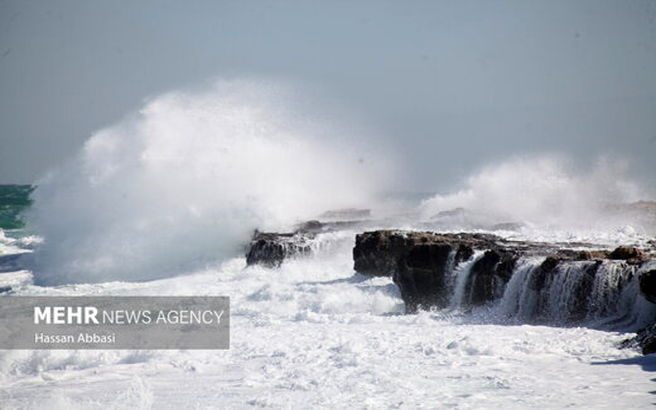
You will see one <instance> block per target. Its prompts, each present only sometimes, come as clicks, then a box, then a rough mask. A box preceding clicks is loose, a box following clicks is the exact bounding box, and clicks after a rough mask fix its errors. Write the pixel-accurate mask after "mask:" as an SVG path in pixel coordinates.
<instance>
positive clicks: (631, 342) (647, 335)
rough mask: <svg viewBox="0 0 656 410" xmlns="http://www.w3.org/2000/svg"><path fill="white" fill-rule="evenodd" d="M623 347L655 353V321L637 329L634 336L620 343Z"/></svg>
mask: <svg viewBox="0 0 656 410" xmlns="http://www.w3.org/2000/svg"><path fill="white" fill-rule="evenodd" d="M620 348H623V349H639V350H640V351H641V352H642V354H652V353H656V323H654V324H652V325H650V326H647V327H646V328H644V329H642V330H640V331H638V334H637V335H636V336H635V337H632V338H630V339H627V340H625V341H623V342H622V343H621V344H620Z"/></svg>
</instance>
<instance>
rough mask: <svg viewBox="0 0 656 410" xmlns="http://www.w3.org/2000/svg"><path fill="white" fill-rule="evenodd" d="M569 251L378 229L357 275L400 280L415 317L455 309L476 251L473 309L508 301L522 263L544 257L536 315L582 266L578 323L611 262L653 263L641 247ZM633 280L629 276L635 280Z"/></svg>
mask: <svg viewBox="0 0 656 410" xmlns="http://www.w3.org/2000/svg"><path fill="white" fill-rule="evenodd" d="M562 246H563V244H552V243H539V242H524V241H507V240H504V239H502V238H500V237H497V236H494V235H489V234H471V233H454V234H449V233H432V232H416V231H399V230H378V231H371V232H364V233H361V234H358V235H357V236H356V240H355V247H354V249H353V260H354V269H355V271H357V272H359V273H362V274H365V275H371V276H390V277H392V279H393V280H394V282H395V283H396V284H397V286H398V287H399V289H400V291H401V296H402V298H403V300H404V302H405V304H406V311H407V312H409V313H411V312H415V311H417V309H420V308H423V309H428V308H432V307H436V308H444V307H447V306H448V305H449V301H450V296H451V294H452V293H453V278H452V272H453V271H454V268H455V267H457V266H458V265H459V264H461V263H462V262H464V261H467V260H470V259H471V258H472V255H474V253H475V252H476V251H478V252H479V255H480V256H479V257H478V258H477V259H476V260H475V261H472V263H473V265H471V267H470V268H469V269H470V270H469V275H468V276H467V279H466V283H465V294H464V300H463V301H462V302H463V303H464V304H465V305H467V306H480V305H484V304H486V303H488V302H490V301H493V300H496V299H498V298H500V297H501V296H502V295H503V291H504V288H505V286H506V285H507V283H508V282H509V281H510V279H511V277H512V276H513V274H514V272H515V269H516V265H517V263H518V260H519V259H520V258H522V257H527V256H537V257H544V258H545V259H544V260H543V262H542V263H541V264H540V265H539V266H538V267H537V268H536V269H535V271H533V272H532V274H531V276H530V280H529V282H528V286H529V288H530V289H533V291H535V293H536V296H535V297H536V299H537V303H536V307H535V310H536V314H539V313H543V312H547V311H548V310H549V309H552V308H551V307H550V306H549V304H550V303H552V302H551V301H550V300H549V298H552V296H550V295H549V294H548V293H547V292H544V291H543V290H545V289H550V288H553V287H554V285H555V282H556V281H558V280H562V278H563V277H567V268H568V267H575V268H576V270H577V276H576V280H572V284H571V286H572V287H573V294H574V295H576V297H575V298H574V299H573V300H571V301H568V303H569V305H568V306H567V309H568V312H567V314H566V315H565V316H567V317H566V319H567V320H571V321H576V320H581V319H582V318H583V317H585V316H586V315H587V314H588V313H589V310H590V301H589V297H588V295H589V294H590V293H591V292H592V287H593V283H594V280H595V276H596V274H597V272H598V271H599V267H600V266H601V264H602V263H603V262H604V261H617V262H613V263H624V264H625V265H624V266H627V269H628V270H630V266H633V265H635V266H639V265H640V264H641V263H643V262H644V261H646V260H648V259H649V258H650V257H651V256H650V255H649V254H647V253H646V252H644V251H643V250H641V249H638V248H634V247H619V248H617V249H614V250H612V251H609V250H606V249H595V248H594V245H590V244H574V245H572V246H576V247H577V248H579V249H563V248H562ZM481 253H482V254H481ZM620 261H622V262H620ZM563 275H564V276H563ZM630 276H631V274H630V272H629V278H628V280H630V279H631V278H630ZM648 278H649V279H647V277H645V279H644V283H645V285H644V287H645V288H649V289H650V290H649V291H648V294H649V295H650V296H649V297H653V298H654V299H655V300H656V285H655V284H654V282H656V274H654V275H653V276H649V277H648ZM620 285H621V286H624V284H623V283H619V284H618V286H620ZM618 291H621V289H619V290H618ZM643 293H644V292H643ZM652 295H653V296H652Z"/></svg>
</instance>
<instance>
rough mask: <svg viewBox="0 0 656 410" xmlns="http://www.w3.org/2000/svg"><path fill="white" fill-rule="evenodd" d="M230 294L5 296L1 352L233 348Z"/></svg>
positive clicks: (0, 305)
mask: <svg viewBox="0 0 656 410" xmlns="http://www.w3.org/2000/svg"><path fill="white" fill-rule="evenodd" d="M229 348H230V299H229V298H228V297H226V296H189V297H186V296H185V297H179V296H176V297H165V296H73V297H63V296H36V297H32V296H29V297H28V296H5V297H1V298H0V349H229Z"/></svg>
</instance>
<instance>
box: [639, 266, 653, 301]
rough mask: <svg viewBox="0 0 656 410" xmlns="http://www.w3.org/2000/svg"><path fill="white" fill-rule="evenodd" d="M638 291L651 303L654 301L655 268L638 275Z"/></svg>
mask: <svg viewBox="0 0 656 410" xmlns="http://www.w3.org/2000/svg"><path fill="white" fill-rule="evenodd" d="M640 292H642V295H643V296H644V297H645V299H647V300H648V301H650V302H651V303H656V269H652V270H650V271H648V272H643V273H642V275H640Z"/></svg>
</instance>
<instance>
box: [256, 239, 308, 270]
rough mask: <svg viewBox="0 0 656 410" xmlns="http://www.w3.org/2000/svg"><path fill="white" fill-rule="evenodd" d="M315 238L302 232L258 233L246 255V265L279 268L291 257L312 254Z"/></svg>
mask: <svg viewBox="0 0 656 410" xmlns="http://www.w3.org/2000/svg"><path fill="white" fill-rule="evenodd" d="M313 237H314V235H313V234H311V233H302V232H296V233H264V232H256V233H255V234H254V235H253V239H252V240H251V244H250V246H249V249H248V252H247V253H246V264H247V265H264V266H267V267H278V266H280V264H281V263H282V262H283V261H284V260H285V259H287V258H289V257H291V256H298V255H304V254H308V253H310V251H311V249H312V248H311V246H310V241H311V240H312V238H313Z"/></svg>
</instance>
